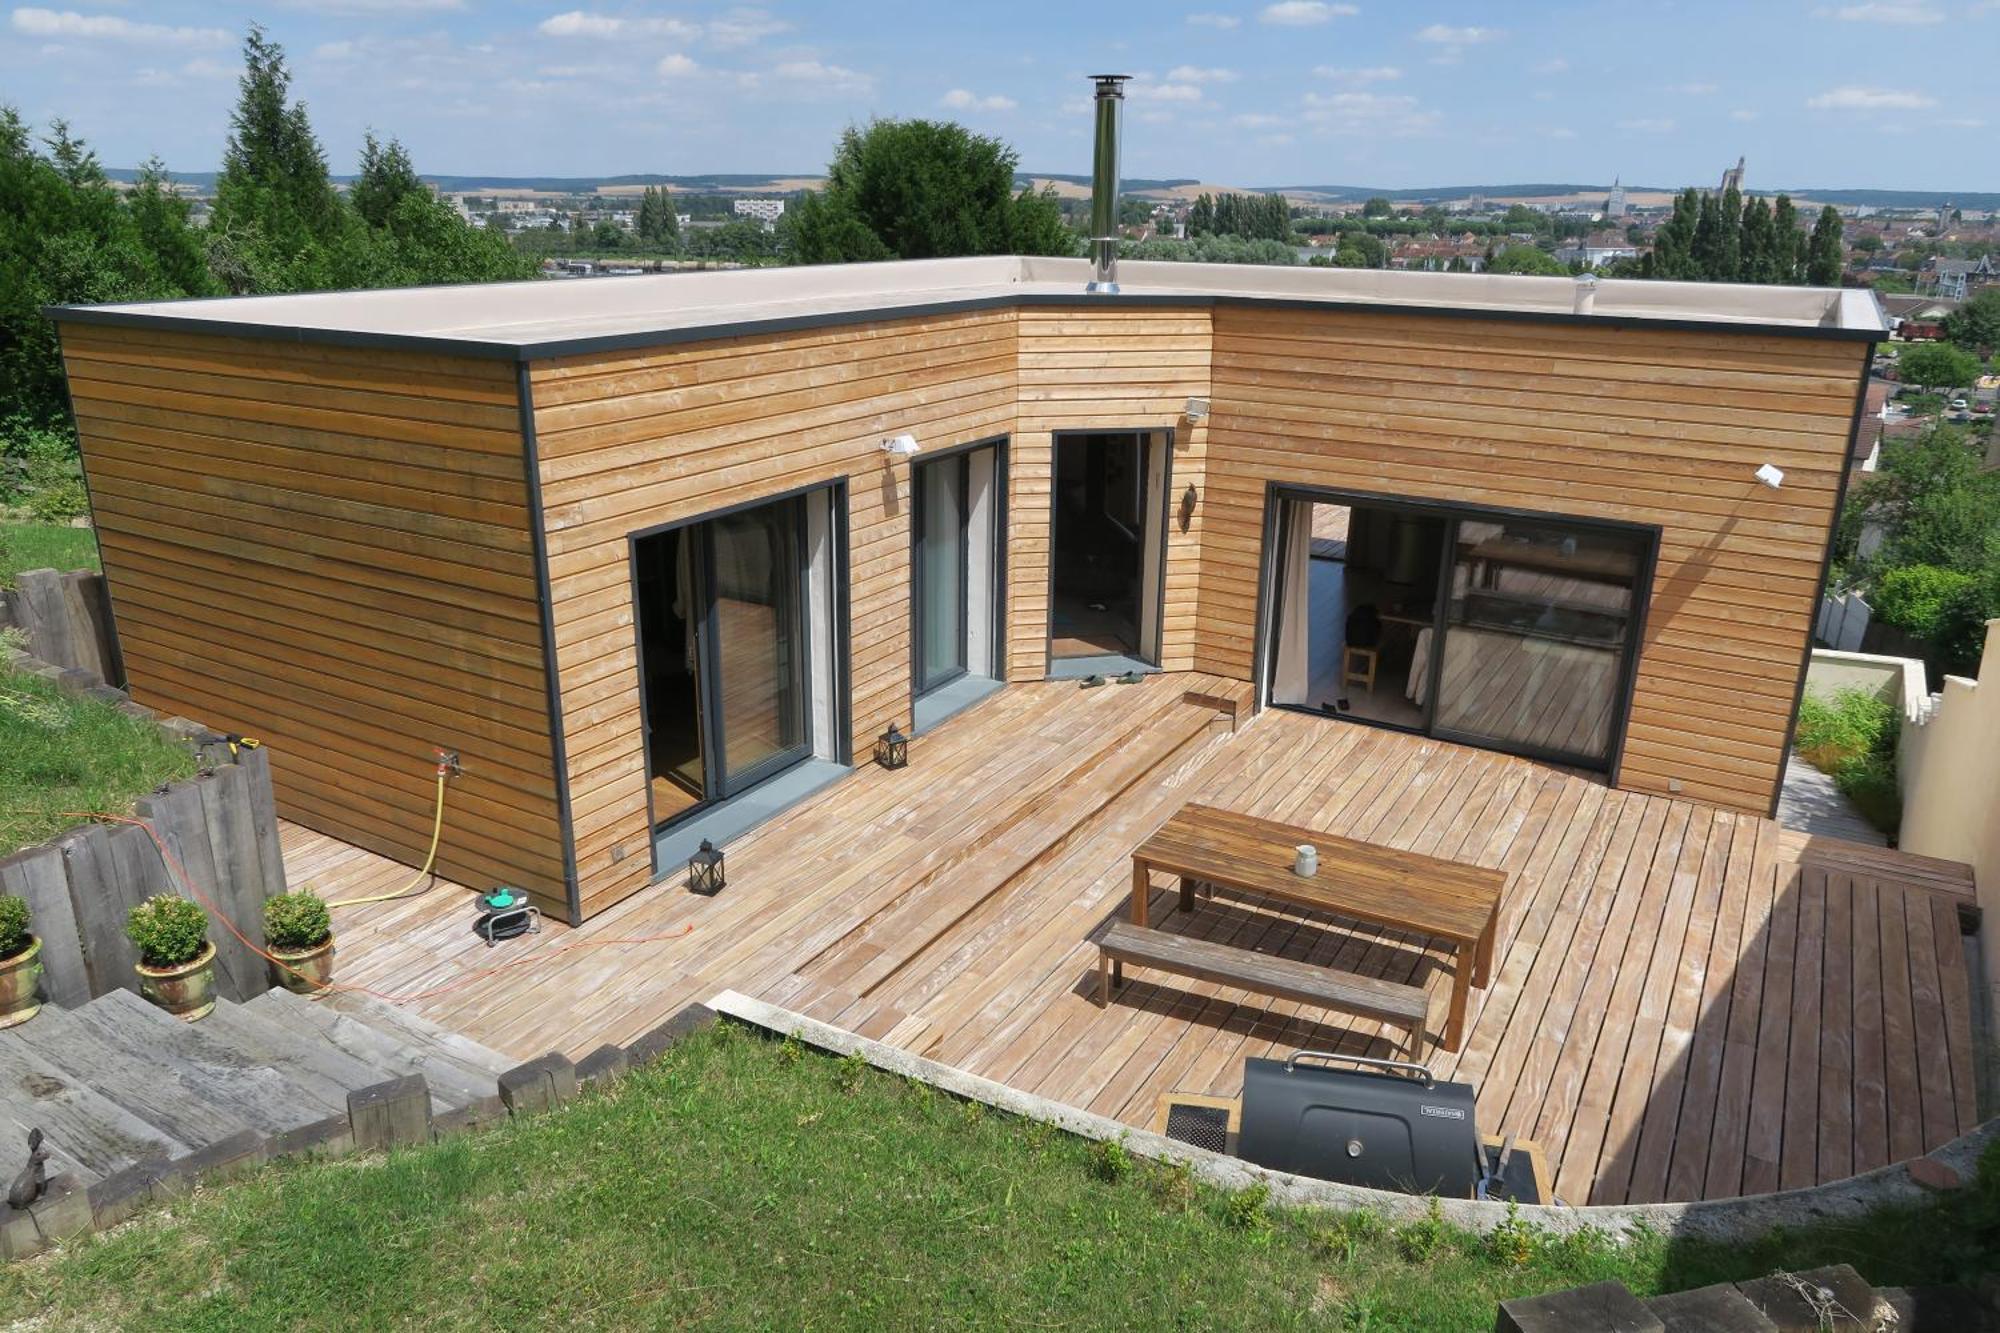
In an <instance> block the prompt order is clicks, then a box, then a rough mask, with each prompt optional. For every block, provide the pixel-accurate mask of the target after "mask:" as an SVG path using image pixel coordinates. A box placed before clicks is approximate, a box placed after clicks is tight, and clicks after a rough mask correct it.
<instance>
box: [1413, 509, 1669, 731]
mask: <svg viewBox="0 0 2000 1333" xmlns="http://www.w3.org/2000/svg"><path fill="white" fill-rule="evenodd" d="M1452 553H1453V558H1452V565H1451V568H1450V570H1449V572H1448V575H1447V577H1448V578H1449V580H1450V589H1451V595H1450V599H1449V601H1448V603H1447V605H1446V615H1445V631H1444V660H1443V662H1442V663H1441V664H1440V670H1439V675H1438V686H1437V712H1436V717H1435V719H1434V722H1433V730H1434V732H1435V734H1437V735H1440V736H1447V737H1451V738H1453V739H1462V740H1468V741H1472V742H1475V743H1481V744H1498V745H1501V746H1504V747H1506V748H1508V749H1517V750H1522V751H1526V752H1528V753H1532V754H1550V755H1561V756H1566V757H1570V758H1575V759H1581V760H1585V761H1588V762H1591V763H1595V764H1602V763H1605V762H1608V761H1609V759H1610V756H1611V750H1612V744H1613V734H1612V729H1613V725H1614V720H1615V717H1616V713H1617V708H1618V700H1619V696H1620V693H1621V691H1622V688H1623V684H1624V667H1625V661H1626V653H1627V649H1628V641H1629V639H1630V637H1631V629H1632V621H1633V616H1634V614H1635V610H1636V605H1637V603H1636V597H1637V592H1638V583H1639V575H1640V570H1641V568H1642V566H1643V563H1644V560H1645V553H1646V542H1645V539H1644V538H1643V536H1641V535H1639V534H1635V533H1628V532H1613V531H1606V530H1593V529H1588V528H1579V527H1577V526H1575V525H1572V524H1564V523H1560V522H1542V521H1527V520H1522V519H1513V518H1508V519H1499V520H1490V521H1487V520H1472V519H1461V520H1460V521H1459V522H1458V523H1457V524H1456V531H1455V534H1454V538H1453V543H1452Z"/></svg>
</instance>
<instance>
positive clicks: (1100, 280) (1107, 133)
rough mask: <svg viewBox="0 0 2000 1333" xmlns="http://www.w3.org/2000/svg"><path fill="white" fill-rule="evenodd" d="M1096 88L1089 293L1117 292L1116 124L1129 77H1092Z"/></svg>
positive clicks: (1114, 75) (1095, 75) (1101, 75)
mask: <svg viewBox="0 0 2000 1333" xmlns="http://www.w3.org/2000/svg"><path fill="white" fill-rule="evenodd" d="M1090 77H1091V80H1092V81H1093V82H1094V83H1096V85H1097V147H1096V153H1095V155H1094V156H1093V158H1092V161H1091V171H1090V259H1091V265H1092V276H1091V281H1090V286H1089V287H1088V288H1087V289H1086V290H1088V291H1093V292H1116V291H1117V290H1118V121H1119V112H1120V108H1121V107H1123V106H1124V103H1125V81H1126V80H1127V79H1130V78H1131V77H1132V76H1131V75H1130V74H1093V75H1091V76H1090Z"/></svg>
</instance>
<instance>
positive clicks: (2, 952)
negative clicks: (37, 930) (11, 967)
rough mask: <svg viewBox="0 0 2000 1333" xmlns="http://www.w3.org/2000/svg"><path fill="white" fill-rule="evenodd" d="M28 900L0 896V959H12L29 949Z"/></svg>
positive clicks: (7, 895) (15, 896)
mask: <svg viewBox="0 0 2000 1333" xmlns="http://www.w3.org/2000/svg"><path fill="white" fill-rule="evenodd" d="M28 938H29V937H28V900H27V899H26V898H22V897H19V896H17V895H15V894H11V893H9V894H5V895H0V958H12V957H13V956H14V955H15V954H17V953H19V952H21V950H23V949H25V948H27V947H28Z"/></svg>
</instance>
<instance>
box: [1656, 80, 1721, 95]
mask: <svg viewBox="0 0 2000 1333" xmlns="http://www.w3.org/2000/svg"><path fill="white" fill-rule="evenodd" d="M1667 91H1668V92H1670V93H1679V94H1680V95H1681V96H1683V97H1707V96H1708V95H1709V94H1711V93H1719V92H1721V91H1722V89H1720V88H1718V87H1716V86H1715V85H1714V84H1712V83H1670V84H1668V85H1667Z"/></svg>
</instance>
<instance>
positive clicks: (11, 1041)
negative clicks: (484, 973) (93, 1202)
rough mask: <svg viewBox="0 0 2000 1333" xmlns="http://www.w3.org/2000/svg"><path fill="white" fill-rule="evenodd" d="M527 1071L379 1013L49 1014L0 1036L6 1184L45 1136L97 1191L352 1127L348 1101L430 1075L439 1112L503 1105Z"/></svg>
mask: <svg viewBox="0 0 2000 1333" xmlns="http://www.w3.org/2000/svg"><path fill="white" fill-rule="evenodd" d="M517 1063H518V1061H516V1060H514V1059H512V1058H511V1057H508V1056H505V1055H501V1054H500V1053H499V1052H497V1051H492V1050H489V1049H487V1048H486V1047H484V1046H481V1045H479V1044H478V1043H476V1042H472V1041H469V1040H467V1039H466V1038H464V1037H461V1036H458V1035H457V1034H455V1033H452V1032H448V1031H446V1030H444V1029H443V1028H440V1027H438V1026H436V1025H435V1024H432V1023H429V1022H427V1021H425V1020H424V1019H421V1018H418V1017H416V1016H415V1015H413V1014H408V1013H405V1012H403V1011H401V1010H397V1009H392V1008H391V1007H389V1006H388V1005H385V1004H382V1003H380V1002H378V1001H374V1000H369V999H365V998H363V997H360V996H354V995H340V996H337V997H333V998H330V999H326V1000H320V1001H313V1000H307V999H304V998H302V997H300V996H297V995H294V994H292V993H291V992H290V991H285V990H272V991H267V992H265V993H264V994H262V995H259V996H257V997H256V998H255V999H252V1000H249V1001H246V1002H244V1003H240V1004H239V1003H236V1002H233V1001H230V1000H217V1001H216V1005H215V1011H214V1012H213V1013H212V1014H210V1015H209V1016H208V1017H206V1018H204V1019H202V1020H201V1021H200V1022H197V1023H183V1022H181V1021H180V1020H178V1019H176V1018H173V1017H171V1016H169V1015H168V1014H166V1013H165V1012H163V1011H162V1010H160V1009H157V1008H155V1007H154V1006H153V1005H151V1004H149V1003H148V1002H147V1001H145V1000H143V999H141V998H140V997H139V996H137V995H134V994H133V993H132V992H130V991H125V990H116V991H112V992H110V993H109V994H107V995H103V996H100V997H98V998H97V999H95V1000H92V1001H91V1002H90V1003H88V1004H86V1005H83V1006H81V1007H79V1008H76V1009H68V1010H65V1009H57V1008H55V1007H54V1006H48V1007H45V1008H43V1010H42V1011H41V1012H40V1013H39V1014H37V1015H36V1016H35V1017H34V1018H33V1019H31V1020H29V1021H28V1022H27V1023H24V1024H22V1025H21V1026H20V1027H16V1028H10V1029H8V1030H6V1031H4V1032H0V1171H7V1172H11V1171H12V1170H13V1169H14V1167H15V1165H16V1164H17V1163H18V1161H20V1160H22V1159H24V1158H25V1154H26V1137H27V1132H28V1130H29V1129H31V1128H36V1127H39V1128H40V1129H41V1130H42V1131H43V1132H44V1134H45V1135H46V1146H47V1147H48V1148H49V1149H50V1150H51V1158H50V1162H49V1172H50V1174H51V1175H52V1176H53V1175H56V1174H59V1173H61V1172H65V1171H67V1172H71V1173H74V1174H75V1175H76V1176H77V1177H78V1179H79V1180H80V1181H81V1182H82V1183H84V1184H86V1185H87V1184H90V1183H92V1182H94V1181H97V1180H101V1179H103V1178H105V1177H106V1176H109V1175H112V1174H114V1173H116V1172H118V1171H121V1170H123V1169H125V1168H126V1167H129V1166H133V1165H136V1164H138V1163H139V1162H142V1161H146V1160H149V1159H160V1158H165V1159H167V1160H169V1161H171V1160H174V1159H177V1158H181V1157H184V1156H188V1155H190V1154H193V1153H196V1152H199V1151H201V1150H202V1149H204V1148H207V1147H210V1146H211V1145H214V1144H217V1143H220V1142H222V1141H223V1140H225V1139H228V1138H231V1137H232V1136H234V1135H237V1134H241V1133H243V1132H244V1131H246V1130H249V1131H254V1132H256V1133H259V1134H263V1135H277V1134H282V1133H284V1132H286V1131H288V1130H293V1129H298V1128H301V1127H303V1126H306V1125H310V1124H313V1123H314V1122H316V1121H320V1120H324V1119H326V1118H327V1117H329V1116H336V1115H341V1114H344V1113H345V1112H346V1110H347V1094H348V1093H350V1092H353V1091H355V1090H357V1089H360V1088H366V1087H369V1086H371V1085H374V1084H378V1083H381V1082H384V1081H386V1080H388V1079H392V1078H396V1077H399V1076H401V1075H405V1074H413V1073H416V1074H422V1075H424V1077H425V1080H426V1082H427V1083H428V1084H429V1086H430V1089H431V1100H432V1109H433V1111H434V1112H435V1113H443V1112H447V1111H452V1110H457V1109H460V1108H462V1107H466V1106H470V1105H473V1104H474V1103H477V1102H480V1101H482V1100H483V1099H486V1098H491V1097H494V1096H496V1095H497V1094H498V1092H499V1076H500V1074H501V1073H502V1072H504V1071H506V1070H508V1069H510V1068H512V1067H513V1066H514V1065H515V1064H517Z"/></svg>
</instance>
